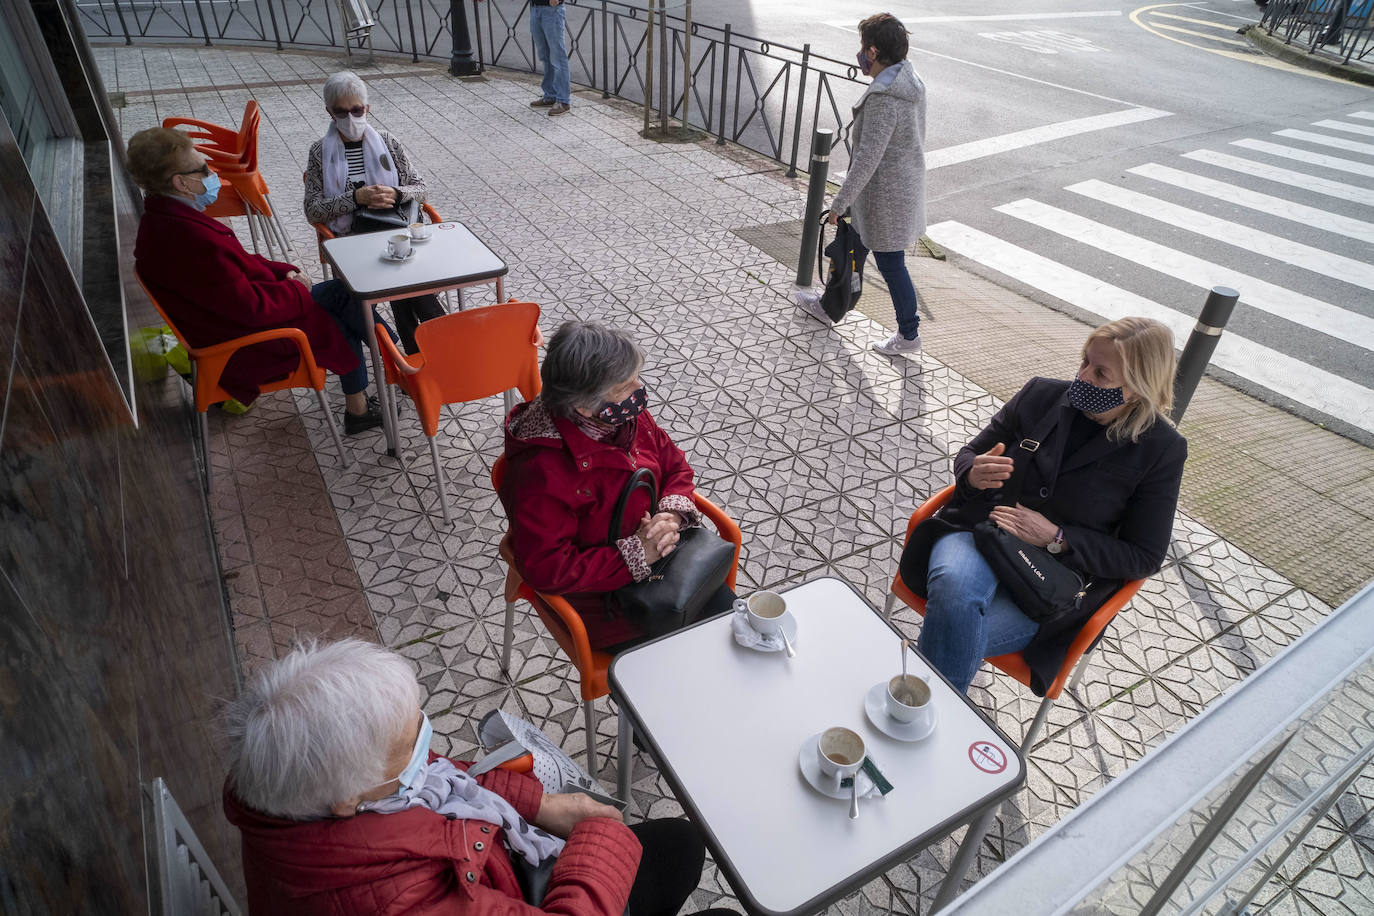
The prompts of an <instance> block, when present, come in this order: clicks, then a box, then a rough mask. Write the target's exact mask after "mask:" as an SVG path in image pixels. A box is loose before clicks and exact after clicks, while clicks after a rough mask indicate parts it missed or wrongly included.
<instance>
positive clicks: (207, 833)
mask: <svg viewBox="0 0 1374 916" xmlns="http://www.w3.org/2000/svg"><path fill="white" fill-rule="evenodd" d="M16 6H25V5H24V4H16ZM15 8H16V7H15V6H11V7H9V9H8V12H9V13H11V14H14V10H15ZM31 8H32V9H33V12H34V14H35V16H36V17H37V19H38V21H40V22H42V29H43V34H44V36H45V40H46V41H47V45H48V47H47V49H46V50H47V51H48V53H49V54H50V56H51V64H52V66H53V68H54V71H55V72H58V73H61V85H62V87H63V90H62V91H64V92H65V93H66V94H67V97H68V101H69V102H70V104H71V107H72V109H73V111H77V112H78V116H77V123H78V125H79V131H80V140H81V142H82V144H83V146H84V149H85V154H86V158H87V162H88V163H91V164H92V169H91V170H90V171H88V172H87V174H88V175H89V174H95V175H97V176H100V175H102V169H103V175H104V177H103V178H102V179H100V180H98V181H96V182H95V186H94V187H90V186H89V185H90V184H91V183H90V181H88V182H87V184H88V188H87V194H86V198H85V204H84V207H85V213H86V214H87V215H88V216H89V214H91V213H100V214H104V216H105V218H104V219H102V220H99V221H94V222H92V221H89V220H88V222H87V225H86V227H85V228H86V230H87V231H86V232H85V233H84V234H85V241H84V247H83V248H82V252H83V264H82V267H83V277H82V280H81V281H78V280H77V278H76V277H75V276H74V275H73V272H72V269H71V268H70V266H69V262H68V259H67V257H66V256H65V255H64V252H63V249H62V247H61V246H60V244H59V241H58V237H57V234H56V233H55V231H54V227H53V222H52V220H50V218H49V215H48V213H47V212H46V211H45V209H44V207H43V206H42V202H41V201H40V199H39V195H38V192H37V189H36V187H35V184H34V181H33V180H32V178H31V176H30V171H29V168H28V167H27V166H26V163H25V161H24V159H23V157H22V156H21V154H20V150H19V148H18V146H17V145H16V140H15V134H14V132H13V131H12V129H11V125H10V124H9V123H8V121H7V120H6V118H5V117H4V116H3V115H0V910H3V911H5V912H18V913H50V912H51V913H75V912H81V913H136V912H147V911H148V907H149V894H150V893H152V891H150V889H149V887H148V880H149V879H148V877H147V876H148V875H154V876H155V874H156V872H155V866H154V864H153V862H152V860H151V859H145V843H146V842H147V839H148V834H149V833H150V831H151V819H150V815H149V813H148V812H150V810H151V809H150V808H149V807H148V805H147V802H146V798H145V795H144V793H143V786H145V785H146V784H147V783H148V782H149V781H150V780H151V779H152V778H153V777H156V776H162V777H164V778H165V779H166V780H167V783H168V786H169V788H170V790H171V792H172V794H173V796H174V797H175V798H176V799H177V801H178V802H179V803H180V804H181V806H182V807H183V808H184V809H185V810H186V812H187V814H188V817H189V819H190V821H191V823H192V826H193V827H194V828H195V830H196V832H197V834H198V835H199V837H200V838H201V840H202V842H203V843H205V845H206V847H207V849H208V851H209V853H210V855H211V856H212V858H213V859H214V860H215V862H216V864H217V866H218V867H219V870H220V871H221V872H222V873H223V874H224V876H225V878H226V879H227V880H229V881H230V883H231V887H232V888H234V889H235V891H236V892H237V891H238V890H239V888H240V886H241V877H240V869H239V864H238V857H237V848H236V842H237V840H236V837H235V836H234V835H233V832H232V828H230V827H229V825H228V824H227V823H226V822H225V821H224V820H223V818H222V816H221V815H220V814H219V809H218V801H219V792H220V786H221V783H222V780H223V767H222V763H221V759H220V754H219V752H218V749H217V748H216V746H215V742H214V738H213V731H212V717H213V714H214V710H215V705H216V701H217V700H218V699H219V698H227V697H230V696H232V695H233V693H234V691H235V689H236V683H235V676H236V675H235V671H236V665H235V663H234V660H233V649H232V640H231V638H230V632H229V622H228V615H227V608H226V605H225V602H224V598H223V591H222V587H221V580H220V575H219V569H218V565H217V561H216V557H215V550H214V544H213V541H212V536H211V534H210V529H209V526H208V521H207V508H206V503H205V498H204V496H203V493H202V490H201V479H202V478H201V476H200V471H199V468H198V465H197V457H196V447H195V442H194V438H193V432H192V431H193V419H194V414H192V413H191V411H190V409H189V408H188V406H187V405H186V403H185V400H184V394H183V391H182V383H181V381H180V380H179V379H178V378H177V377H176V376H175V375H171V376H168V375H167V374H166V373H165V372H161V371H155V372H151V373H147V374H145V375H144V376H143V377H138V376H137V375H133V376H132V377H131V373H129V372H128V371H127V368H125V367H126V366H127V363H128V354H127V352H124V353H118V352H117V353H116V357H120V358H122V359H120V358H116V359H114V360H112V359H111V356H110V355H109V354H108V353H107V350H106V346H105V345H104V344H103V343H102V334H104V336H105V338H106V340H107V341H108V340H109V339H110V336H111V330H110V328H111V326H112V325H111V316H112V315H113V316H115V318H116V319H117V318H118V315H119V313H120V309H121V303H120V299H121V298H122V310H123V314H124V319H125V321H124V323H125V325H126V326H127V327H128V328H131V329H138V328H142V327H149V326H157V325H160V324H161V321H160V320H158V319H157V316H156V313H155V312H154V310H153V309H152V306H151V305H150V304H149V303H148V302H147V300H146V299H145V298H144V297H143V295H142V292H141V291H140V290H139V289H138V286H137V283H135V282H134V281H133V278H132V275H131V273H130V272H129V271H130V265H131V264H132V257H131V251H130V249H131V246H132V243H133V238H134V231H135V229H136V226H137V218H138V203H137V196H136V192H135V191H134V190H133V188H132V186H131V184H130V183H129V181H128V178H127V175H126V174H125V173H124V172H123V167H122V164H121V158H120V156H119V155H117V150H118V148H119V147H118V143H115V144H111V142H110V138H109V134H110V133H111V132H110V131H109V130H108V125H109V124H110V123H112V119H110V118H109V117H108V106H106V105H105V102H104V90H103V88H102V86H101V85H100V82H99V76H98V74H96V73H95V71H94V68H93V67H91V66H89V60H88V59H87V58H86V49H85V47H84V42H83V40H82V39H80V32H79V30H72V29H70V28H69V25H70V22H71V20H72V10H71V8H70V7H69V6H67V5H66V4H65V3H45V2H42V0H39V2H35V3H33V4H32V5H31ZM64 36H66V43H65V44H64ZM102 134H103V135H102ZM112 151H113V152H115V154H114V155H112ZM102 157H103V159H102ZM72 180H78V176H73V179H72ZM96 299H99V300H100V301H98V302H97V301H94V300H96ZM88 300H89V301H88ZM88 306H89V307H88ZM93 313H96V314H97V315H98V316H99V317H98V319H97V318H93ZM98 325H99V330H98ZM114 327H116V329H117V328H118V322H117V320H116V321H115V323H114ZM115 336H116V337H117V336H118V334H117V333H116V335H115ZM114 346H116V347H118V346H123V347H125V348H127V341H123V342H120V341H116V343H115V344H114ZM121 362H123V363H124V365H122V366H120V367H119V368H118V369H116V366H117V365H119V364H120V363H121ZM130 396H131V397H130ZM130 400H132V402H133V403H132V408H131V406H130ZM153 880H154V881H155V880H156V879H155V877H154V878H153ZM240 899H241V898H240Z"/></svg>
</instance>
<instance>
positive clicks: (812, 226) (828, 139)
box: [797, 127, 835, 289]
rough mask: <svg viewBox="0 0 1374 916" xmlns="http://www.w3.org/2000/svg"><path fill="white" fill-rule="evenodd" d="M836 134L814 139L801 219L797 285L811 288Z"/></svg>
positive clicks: (823, 130)
mask: <svg viewBox="0 0 1374 916" xmlns="http://www.w3.org/2000/svg"><path fill="white" fill-rule="evenodd" d="M834 142H835V132H834V131H833V130H830V129H829V128H824V127H823V128H821V129H819V130H817V131H816V132H815V133H814V134H812V136H811V182H810V184H808V185H807V187H806V216H804V217H803V218H802V240H801V255H800V257H798V258H797V286H798V287H801V288H807V289H809V288H810V287H811V283H812V281H813V280H814V279H815V277H816V261H815V257H816V241H817V240H818V239H819V237H820V233H821V205H822V204H823V203H825V178H826V175H828V174H829V172H830V145H831V144H832V143H834Z"/></svg>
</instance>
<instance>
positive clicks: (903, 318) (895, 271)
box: [873, 251, 921, 340]
mask: <svg viewBox="0 0 1374 916" xmlns="http://www.w3.org/2000/svg"><path fill="white" fill-rule="evenodd" d="M873 260H874V262H875V263H877V265H878V273H880V274H882V275H883V282H884V283H886V284H887V291H888V292H890V293H891V294H892V308H893V310H894V311H895V312H896V313H897V330H898V331H899V332H900V333H901V335H902V336H903V337H905V338H906V339H907V340H911V339H912V338H913V337H915V336H916V335H917V334H918V333H920V330H921V313H920V312H919V311H917V306H918V303H917V300H916V287H915V286H913V285H912V283H911V274H910V273H908V272H907V269H906V252H905V251H875V252H873Z"/></svg>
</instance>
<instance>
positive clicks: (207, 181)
mask: <svg viewBox="0 0 1374 916" xmlns="http://www.w3.org/2000/svg"><path fill="white" fill-rule="evenodd" d="M200 183H201V184H203V185H204V186H205V190H204V191H201V192H200V193H199V194H197V195H196V197H195V200H194V201H193V203H194V206H195V208H196V209H197V210H204V209H205V208H206V207H208V206H210V205H211V204H212V203H214V202H215V200H216V198H218V197H219V175H217V174H216V173H214V172H211V173H210V174H209V175H206V176H205V177H204V178H202V179H201V182H200Z"/></svg>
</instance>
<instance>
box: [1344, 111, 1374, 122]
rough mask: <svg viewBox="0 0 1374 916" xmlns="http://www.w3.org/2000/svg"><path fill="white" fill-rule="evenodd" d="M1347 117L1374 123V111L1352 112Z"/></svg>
mask: <svg viewBox="0 0 1374 916" xmlns="http://www.w3.org/2000/svg"><path fill="white" fill-rule="evenodd" d="M1347 117H1350V118H1360V119H1361V120H1364V121H1374V111H1353V112H1351V113H1350V114H1349V115H1347Z"/></svg>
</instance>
